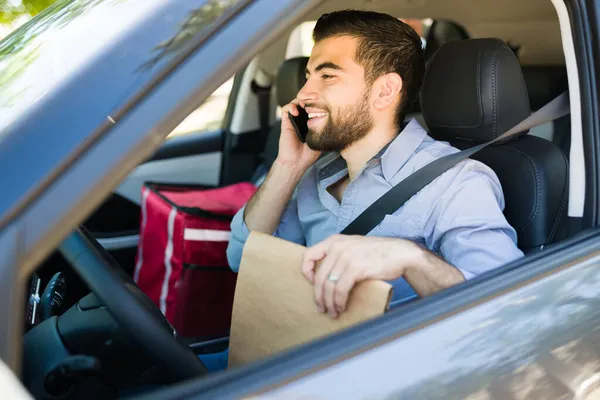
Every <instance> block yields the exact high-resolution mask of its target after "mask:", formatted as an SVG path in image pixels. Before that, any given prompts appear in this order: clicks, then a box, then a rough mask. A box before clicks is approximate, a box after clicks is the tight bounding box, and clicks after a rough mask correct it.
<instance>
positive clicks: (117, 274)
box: [59, 226, 207, 380]
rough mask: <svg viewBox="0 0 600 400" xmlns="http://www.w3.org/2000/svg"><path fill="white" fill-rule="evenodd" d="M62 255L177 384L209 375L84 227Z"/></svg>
mask: <svg viewBox="0 0 600 400" xmlns="http://www.w3.org/2000/svg"><path fill="white" fill-rule="evenodd" d="M59 251H60V252H61V253H62V255H63V256H64V257H65V258H66V259H67V261H68V262H69V263H70V264H71V265H72V266H73V268H74V269H75V271H76V272H77V273H78V274H79V276H80V277H81V279H82V280H83V281H84V282H85V283H86V284H87V285H88V287H89V288H90V290H91V291H92V292H93V293H94V294H95V295H96V296H97V297H98V298H99V299H100V301H102V303H103V304H104V305H105V306H106V308H107V309H108V311H109V312H110V313H111V314H112V315H113V317H114V318H115V320H116V321H117V323H118V324H119V325H120V326H121V327H122V328H124V329H125V331H126V332H127V333H128V334H129V335H130V337H131V338H132V339H133V341H134V342H135V343H137V344H138V345H139V346H140V350H141V351H144V352H145V353H146V354H147V356H148V357H149V358H150V359H151V360H152V361H153V362H154V363H156V365H158V366H159V367H161V368H162V369H163V370H164V371H167V372H168V373H170V374H171V376H172V378H173V379H176V380H185V379H189V378H194V377H198V376H201V375H204V374H206V373H207V369H206V367H205V366H204V364H202V362H201V361H200V359H199V358H198V357H197V356H196V355H195V354H194V353H193V352H192V350H191V349H190V348H189V347H188V346H186V345H184V344H182V343H180V342H179V341H178V340H177V333H176V332H175V329H174V328H173V327H172V326H171V324H170V323H169V321H168V320H167V319H166V318H165V316H164V315H163V314H162V312H161V311H160V310H159V309H158V307H156V305H155V304H154V303H153V302H152V300H150V299H149V298H148V296H146V295H145V294H144V292H142V291H141V290H140V288H138V287H137V285H136V284H135V282H134V281H133V279H131V277H129V276H128V275H127V274H126V273H125V272H124V271H123V270H122V269H121V267H120V266H119V265H118V264H117V262H116V261H115V260H114V259H113V258H112V257H111V255H110V254H109V253H108V252H107V251H106V250H105V249H104V247H102V245H101V244H100V243H98V241H97V240H96V239H95V238H94V237H93V236H92V235H91V234H90V233H89V232H88V231H87V230H86V229H85V228H84V227H82V226H80V227H79V228H78V229H76V230H75V231H73V233H71V234H70V235H69V236H68V237H67V238H66V239H65V241H64V242H63V243H62V244H61V245H60V247H59Z"/></svg>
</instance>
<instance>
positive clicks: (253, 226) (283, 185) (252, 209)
mask: <svg viewBox="0 0 600 400" xmlns="http://www.w3.org/2000/svg"><path fill="white" fill-rule="evenodd" d="M304 172H305V169H302V168H295V167H293V166H290V165H285V164H280V163H278V162H277V161H276V162H275V163H274V164H273V166H272V167H271V169H270V171H269V174H268V175H267V178H266V179H265V181H264V182H263V184H262V185H261V186H260V188H259V189H258V190H257V192H256V193H255V194H254V196H252V198H251V199H250V201H249V202H248V204H247V205H246V208H245V210H244V222H245V223H246V226H247V227H248V229H249V230H251V231H258V232H263V233H268V234H271V233H273V232H274V231H275V230H276V229H277V226H278V225H279V222H280V221H281V217H282V215H283V212H284V211H285V208H286V206H287V204H288V202H289V200H290V198H291V197H292V193H293V192H294V189H295V187H296V185H297V184H298V182H299V181H300V178H302V175H303V174H304Z"/></svg>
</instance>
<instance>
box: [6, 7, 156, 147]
mask: <svg viewBox="0 0 600 400" xmlns="http://www.w3.org/2000/svg"><path fill="white" fill-rule="evenodd" d="M166 1H167V0H83V1H66V0H61V1H58V2H57V3H56V4H55V5H54V6H52V7H50V8H49V9H48V10H47V11H46V12H44V13H42V14H40V15H39V16H38V17H36V18H35V19H33V20H32V21H30V22H29V23H27V24H26V25H24V26H23V27H21V28H20V29H18V30H17V31H16V32H14V33H13V34H12V35H10V36H8V37H7V38H5V39H4V40H3V41H2V42H1V43H0V115H2V118H1V119H0V132H2V131H3V130H4V128H6V127H7V126H8V125H10V124H11V123H12V122H13V121H15V120H16V119H17V118H18V117H19V116H20V115H21V114H23V113H24V112H25V111H26V110H27V109H28V108H29V107H32V106H33V105H34V104H36V103H37V102H38V101H40V100H42V99H43V98H44V96H45V95H46V94H48V93H50V92H51V91H52V90H53V89H54V88H56V87H59V86H60V85H62V84H63V83H64V82H65V81H66V79H67V78H70V77H72V74H73V73H75V72H76V71H77V70H79V69H81V68H83V67H84V66H85V65H86V64H88V63H91V62H92V60H93V59H94V56H95V55H97V54H98V53H100V52H101V51H102V50H103V49H106V48H110V46H111V44H112V43H113V42H114V41H115V40H116V39H117V38H118V37H120V36H123V35H124V34H125V33H126V32H127V30H128V28H130V27H133V26H136V24H137V23H138V21H139V20H143V19H144V18H146V17H147V13H149V12H151V11H153V10H156V6H157V3H164V2H166ZM91 9H94V12H93V13H91V12H89V11H90V10H91ZM0 135H1V133H0Z"/></svg>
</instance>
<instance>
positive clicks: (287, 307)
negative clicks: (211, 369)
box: [229, 232, 392, 368]
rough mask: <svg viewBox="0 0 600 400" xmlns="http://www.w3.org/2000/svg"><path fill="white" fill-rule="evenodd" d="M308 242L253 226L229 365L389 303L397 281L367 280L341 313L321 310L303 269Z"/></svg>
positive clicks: (322, 333) (368, 314)
mask: <svg viewBox="0 0 600 400" xmlns="http://www.w3.org/2000/svg"><path fill="white" fill-rule="evenodd" d="M305 250H306V248H305V247H303V246H299V245H297V244H295V243H291V242H287V241H285V240H282V239H278V238H275V237H273V236H270V235H266V234H262V233H257V232H252V233H251V234H250V237H249V238H248V241H247V242H246V245H245V246H244V252H243V256H242V262H241V265H240V270H239V274H238V278H237V285H236V291H235V299H234V303H233V314H232V321H231V333H230V341H229V368H232V367H236V366H240V365H243V364H246V363H250V362H253V361H256V360H258V359H261V358H264V357H267V356H269V355H272V354H275V353H278V352H281V351H283V350H287V349H289V348H291V347H294V346H297V345H300V344H303V343H306V342H309V341H311V340H313V339H316V338H318V337H322V336H325V335H328V334H331V333H333V332H336V331H338V330H341V329H344V328H347V327H349V326H352V325H355V324H357V323H360V322H362V321H365V320H367V319H371V318H374V317H377V316H379V315H382V314H383V313H384V312H385V311H386V310H387V308H388V306H389V301H390V297H391V293H392V286H391V285H390V284H389V283H387V282H383V281H375V280H370V281H363V282H361V283H359V284H358V285H356V286H355V288H354V289H353V290H352V292H351V293H350V298H349V299H348V306H347V309H346V311H345V312H344V313H342V314H341V315H340V316H339V317H338V319H332V318H331V317H329V316H328V315H327V314H322V313H319V312H318V310H317V306H316V304H315V302H314V300H313V287H312V285H311V283H310V282H309V281H308V280H306V278H305V277H304V275H302V271H301V270H300V267H301V263H302V257H303V254H304V251H305Z"/></svg>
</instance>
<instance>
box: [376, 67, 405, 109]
mask: <svg viewBox="0 0 600 400" xmlns="http://www.w3.org/2000/svg"><path fill="white" fill-rule="evenodd" d="M373 90H374V93H373V99H374V101H373V107H375V109H377V110H383V109H385V108H386V107H388V106H390V105H393V104H396V99H399V97H400V91H401V90H402V78H401V77H400V75H398V74H397V73H395V72H392V73H389V74H385V75H383V76H380V77H379V78H377V80H376V81H375V82H374V84H373Z"/></svg>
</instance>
